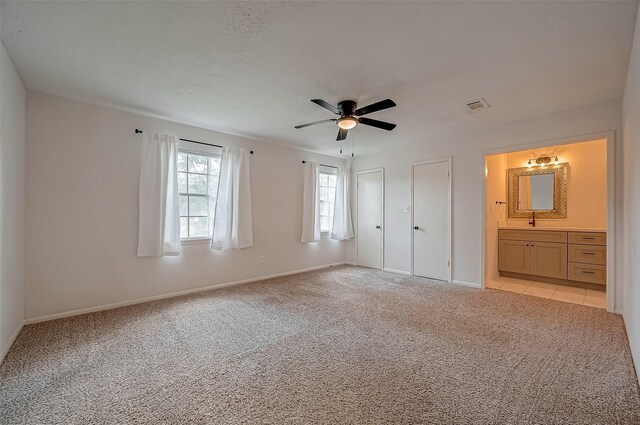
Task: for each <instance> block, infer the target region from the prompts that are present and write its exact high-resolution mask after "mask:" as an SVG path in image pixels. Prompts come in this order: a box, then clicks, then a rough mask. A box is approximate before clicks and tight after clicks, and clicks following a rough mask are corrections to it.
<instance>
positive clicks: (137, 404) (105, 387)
mask: <svg viewBox="0 0 640 425" xmlns="http://www.w3.org/2000/svg"><path fill="white" fill-rule="evenodd" d="M0 401H1V406H0V422H1V423H3V424H208V423H216V424H240V423H260V424H287V423H299V424H314V423H319V424H342V423H345V424H346V423H348V424H370V423H405V424H415V423H425V424H639V423H640V391H639V388H638V383H637V381H636V378H635V374H634V369H633V364H632V360H631V355H630V351H629V346H628V343H627V337H626V335H625V331H624V326H623V322H622V318H621V317H620V316H618V315H614V314H609V313H607V312H605V311H603V310H602V309H598V308H592V307H586V306H582V305H574V304H568V303H563V302H558V301H552V300H547V299H542V298H535V297H531V296H526V295H519V294H514V293H509V292H504V291H495V290H490V289H489V290H484V291H480V290H475V289H470V288H464V287H458V286H453V285H451V284H446V283H439V282H433V281H429V280H426V279H419V278H410V277H404V276H400V275H395V274H389V273H383V272H379V271H374V270H369V269H362V268H356V267H338V268H332V269H327V270H322V271H318V272H311V273H305V274H300V275H294V276H288V277H283V278H277V279H272V280H268V281H263V282H256V283H252V284H246V285H241V286H237V287H233V288H228V289H221V290H216V291H210V292H205V293H200V294H195V295H190V296H184V297H180V298H174V299H170V300H163V301H157V302H150V303H146V304H140V305H136V306H130V307H124V308H119V309H115V310H111V311H105V312H100V313H94V314H88V315H84V316H77V317H73V318H69V319H62V320H56V321H53V322H47V323H41V324H36V325H30V326H26V327H25V328H24V330H23V331H22V333H21V334H20V336H19V337H18V340H17V341H16V343H15V345H14V346H13V348H12V349H11V351H10V352H9V354H8V356H7V358H6V360H5V362H4V363H3V364H2V366H1V367H0Z"/></svg>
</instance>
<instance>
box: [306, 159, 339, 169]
mask: <svg viewBox="0 0 640 425" xmlns="http://www.w3.org/2000/svg"><path fill="white" fill-rule="evenodd" d="M302 163H303V164H306V163H307V161H302ZM318 165H319V166H321V167H327V168H335V169H336V170H337V169H338V167H335V166H333V165H325V164H318Z"/></svg>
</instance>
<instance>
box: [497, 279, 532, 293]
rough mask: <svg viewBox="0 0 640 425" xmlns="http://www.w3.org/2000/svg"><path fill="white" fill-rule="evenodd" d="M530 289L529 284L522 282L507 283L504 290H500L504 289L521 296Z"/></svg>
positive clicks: (503, 286)
mask: <svg viewBox="0 0 640 425" xmlns="http://www.w3.org/2000/svg"><path fill="white" fill-rule="evenodd" d="M528 287H529V284H528V283H523V282H522V281H520V282H517V281H513V282H507V283H505V284H504V285H502V288H500V289H502V290H503V291H509V292H517V293H519V294H523V293H524V291H526V290H527V288H528Z"/></svg>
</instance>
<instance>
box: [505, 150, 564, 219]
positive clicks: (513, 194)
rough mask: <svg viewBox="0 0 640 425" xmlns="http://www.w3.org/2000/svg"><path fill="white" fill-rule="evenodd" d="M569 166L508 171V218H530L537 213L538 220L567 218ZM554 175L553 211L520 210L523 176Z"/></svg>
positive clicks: (524, 168) (511, 169)
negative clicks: (533, 213)
mask: <svg viewBox="0 0 640 425" xmlns="http://www.w3.org/2000/svg"><path fill="white" fill-rule="evenodd" d="M568 168H569V164H568V163H566V162H563V163H562V164H558V165H547V166H545V167H532V168H530V167H522V168H510V169H508V170H507V182H508V183H507V184H508V186H507V202H508V218H528V217H531V213H532V212H533V211H535V213H536V218H567V170H568ZM551 173H553V174H554V179H553V209H552V210H533V209H526V210H519V209H518V193H519V191H520V187H519V185H520V177H521V176H538V175H541V174H551Z"/></svg>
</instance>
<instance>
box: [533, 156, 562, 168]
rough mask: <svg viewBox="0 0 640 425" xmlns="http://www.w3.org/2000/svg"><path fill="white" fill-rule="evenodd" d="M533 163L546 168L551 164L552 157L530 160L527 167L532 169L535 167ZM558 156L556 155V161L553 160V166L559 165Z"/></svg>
mask: <svg viewBox="0 0 640 425" xmlns="http://www.w3.org/2000/svg"><path fill="white" fill-rule="evenodd" d="M533 162H535V164H536V165H539V166H540V167H544V166H545V165H547V164H551V157H550V156H541V157H538V158H530V159H529V161H528V162H527V166H528V167H529V168H531V167H532V166H533ZM558 164H559V162H558V156H557V155H556V157H555V159H554V160H553V165H558Z"/></svg>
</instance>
